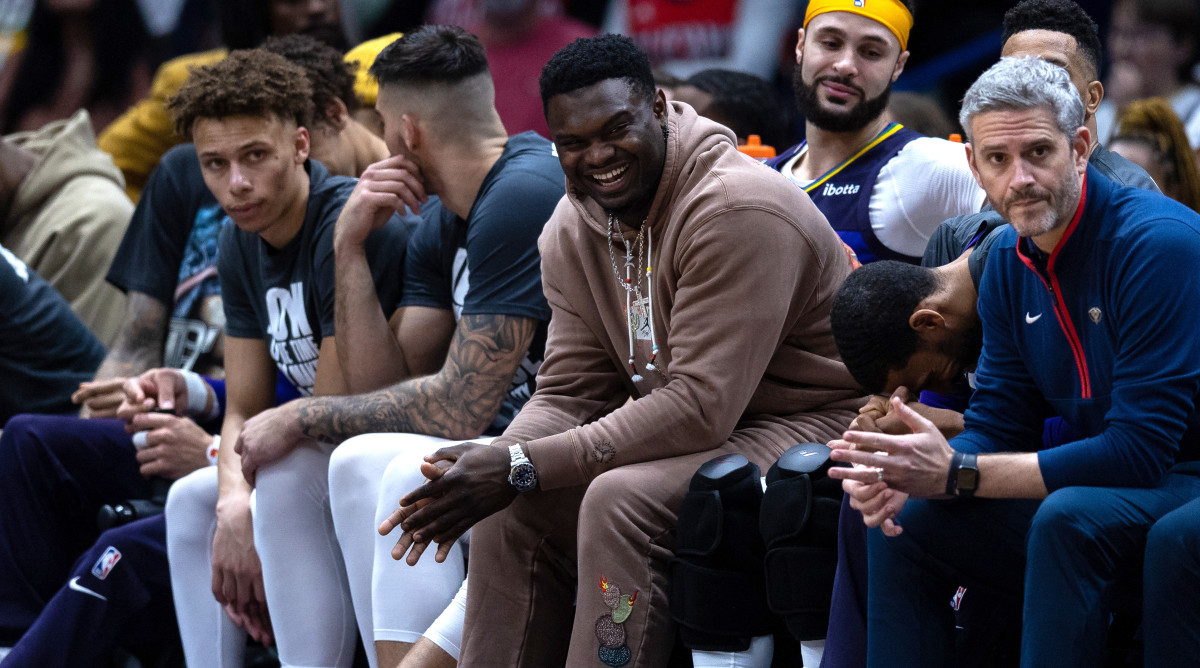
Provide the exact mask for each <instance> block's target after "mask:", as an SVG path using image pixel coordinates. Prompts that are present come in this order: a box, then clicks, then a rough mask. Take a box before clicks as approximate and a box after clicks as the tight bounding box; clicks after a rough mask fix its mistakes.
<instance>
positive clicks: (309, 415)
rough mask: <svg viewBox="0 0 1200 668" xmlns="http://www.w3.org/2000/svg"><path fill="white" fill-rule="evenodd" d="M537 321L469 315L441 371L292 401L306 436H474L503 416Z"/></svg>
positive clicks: (336, 438) (460, 325) (337, 438)
mask: <svg viewBox="0 0 1200 668" xmlns="http://www.w3.org/2000/svg"><path fill="white" fill-rule="evenodd" d="M537 325H538V321H537V320H535V319H533V318H526V317H520V316H509V315H464V316H463V317H462V319H461V320H460V321H459V323H458V328H457V330H455V333H454V339H453V340H452V341H451V343H450V350H449V352H448V353H447V355H446V362H445V364H443V366H442V368H441V370H440V371H438V372H437V373H435V374H433V375H431V376H424V377H420V378H413V379H410V380H407V381H404V382H401V383H399V384H396V385H393V386H391V387H387V388H384V389H382V390H378V391H375V392H371V393H369V394H361V395H358V396H353V397H323V398H315V399H310V400H305V401H299V402H293V404H295V405H297V409H298V410H297V415H296V417H297V418H298V423H299V424H298V426H299V428H300V431H301V432H302V433H303V435H304V436H307V437H309V438H315V439H317V440H320V441H325V442H330V443H339V442H341V441H343V440H345V439H347V438H350V437H352V436H357V435H359V434H367V433H374V432H408V433H417V434H427V435H430V436H439V437H441V438H447V439H468V438H474V437H476V436H478V435H479V434H480V433H482V432H483V430H484V429H486V428H487V426H488V425H489V424H491V422H492V420H493V419H495V417H496V411H497V410H499V408H500V405H501V404H502V403H503V401H504V396H505V394H506V393H507V392H508V388H509V385H510V383H511V382H512V378H513V375H514V374H515V373H516V370H517V365H519V364H520V363H521V360H522V359H523V358H524V357H525V353H526V352H527V351H528V349H529V344H530V342H531V341H533V335H534V332H535V331H536V329H537Z"/></svg>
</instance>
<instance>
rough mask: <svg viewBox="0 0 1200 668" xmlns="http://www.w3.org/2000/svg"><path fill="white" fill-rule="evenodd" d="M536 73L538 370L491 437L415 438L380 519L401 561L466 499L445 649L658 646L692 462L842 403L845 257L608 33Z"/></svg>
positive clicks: (846, 393) (668, 636)
mask: <svg viewBox="0 0 1200 668" xmlns="http://www.w3.org/2000/svg"><path fill="white" fill-rule="evenodd" d="M541 92H542V99H543V103H544V105H545V108H546V118H547V121H548V123H549V126H550V130H551V135H552V137H553V139H554V141H555V143H556V146H557V151H558V154H559V160H560V162H561V164H562V167H563V171H564V172H565V174H566V177H567V186H568V187H567V196H566V197H565V198H564V199H563V200H562V201H560V202H559V205H558V208H557V209H556V210H555V213H554V215H553V217H552V218H551V219H550V221H549V222H548V223H547V224H546V228H545V231H544V232H543V234H542V237H541V239H540V242H539V249H540V251H541V257H542V279H543V289H544V292H545V295H546V299H547V300H548V301H549V303H550V306H551V310H552V313H553V317H552V319H551V322H550V330H549V338H548V341H547V344H546V357H545V362H544V364H543V366H542V368H541V371H540V373H539V375H538V388H537V392H536V393H535V394H534V396H533V398H532V399H531V400H530V401H529V403H528V404H526V406H525V408H524V409H523V410H522V411H521V413H519V414H518V415H517V417H516V418H515V419H514V420H513V422H512V424H511V425H510V426H509V427H508V429H507V430H506V431H505V433H504V435H503V436H500V437H498V438H497V439H495V441H494V442H493V444H492V445H490V446H480V445H473V444H463V445H458V446H454V447H450V448H444V449H442V450H440V451H438V452H437V453H435V454H434V455H433V456H431V457H429V458H427V460H426V463H425V465H424V467H423V470H424V472H425V474H426V476H427V477H428V478H430V479H431V480H430V482H428V483H427V484H425V485H423V486H422V487H421V488H419V489H418V490H417V491H414V492H412V493H410V494H409V495H407V496H406V497H405V498H404V499H402V500H401V508H400V509H399V510H398V511H397V512H396V513H394V514H393V515H392V517H391V518H390V519H389V520H388V522H385V526H384V527H383V528H385V529H386V528H387V527H388V525H389V524H392V525H395V524H399V526H400V527H401V528H402V529H403V535H402V536H401V538H400V545H399V546H398V551H404V550H405V549H407V548H409V547H410V545H411V547H412V552H411V553H410V554H409V556H408V559H409V562H410V563H413V562H415V561H416V560H417V559H419V558H420V556H421V553H422V552H423V551H424V549H425V548H426V547H427V546H428V545H429V544H430V543H432V542H436V543H438V545H439V548H438V555H437V558H439V559H441V558H444V556H445V552H446V551H448V550H449V548H450V547H451V546H452V544H453V541H454V539H455V538H457V537H458V536H459V535H461V534H462V533H463V532H464V531H465V530H466V529H467V528H468V527H471V526H472V525H475V524H476V523H477V522H479V524H478V525H476V526H475V529H474V530H473V533H472V539H471V561H470V583H471V584H470V595H469V596H468V600H467V617H466V629H465V635H464V639H463V647H462V656H461V659H460V661H461V663H462V665H470V666H478V665H489V666H490V665H496V666H501V665H502V666H549V665H563V664H564V662H565V663H566V665H569V666H583V665H588V666H594V665H610V666H623V665H633V666H661V665H665V664H666V662H667V657H668V655H669V653H670V651H671V647H672V646H673V644H674V625H673V623H672V622H671V620H670V618H669V615H668V605H667V586H668V577H667V573H668V564H669V562H670V560H671V558H672V556H673V554H672V552H673V550H672V548H673V544H674V540H675V533H674V528H675V523H676V509H677V508H678V506H679V503H680V501H681V500H682V498H683V496H684V494H685V493H686V491H687V488H688V483H689V480H690V478H691V476H692V474H693V473H695V471H696V469H697V468H698V467H699V466H700V465H701V464H703V463H704V462H706V461H708V460H710V459H712V458H713V457H715V456H717V455H721V454H726V453H739V454H742V455H744V456H746V457H747V458H748V459H749V460H750V461H752V462H754V463H756V464H757V465H758V466H760V467H761V468H763V469H764V470H765V469H766V468H767V467H768V466H769V465H770V464H772V463H773V462H774V461H775V460H776V459H777V458H778V457H779V455H780V454H781V453H783V452H784V451H785V450H786V449H788V448H789V447H790V446H792V445H794V444H795V443H798V442H805V441H820V442H825V441H826V440H828V439H829V438H830V437H832V436H834V435H835V434H837V433H839V432H841V431H842V430H843V429H844V428H845V427H846V425H847V424H848V423H849V422H850V420H851V419H852V418H853V416H854V410H855V409H856V408H857V406H858V405H860V404H861V399H860V398H859V397H858V395H859V392H858V391H857V390H856V389H855V383H854V381H853V380H852V379H851V378H850V376H849V374H848V373H847V372H846V369H845V367H843V365H842V363H841V362H840V361H839V360H838V357H837V352H836V350H835V346H834V343H833V338H832V336H831V334H830V328H829V306H830V302H831V300H832V298H833V294H834V292H835V291H836V289H837V287H838V286H839V285H840V284H841V282H842V280H843V279H844V278H845V277H846V275H847V273H848V272H849V266H848V265H847V263H846V261H845V255H844V253H843V251H842V247H841V244H840V242H839V241H838V238H837V235H836V234H835V233H834V232H833V231H832V229H831V228H830V227H829V225H828V224H827V223H826V221H825V219H824V217H823V216H822V215H821V214H820V212H819V211H817V209H816V207H814V206H813V204H812V203H811V202H810V201H809V199H808V198H807V197H806V196H805V195H804V194H803V193H802V192H801V191H800V190H799V189H797V188H796V187H795V186H793V185H792V184H791V183H789V182H788V181H787V180H786V179H785V178H783V177H781V176H779V175H778V174H777V173H775V172H773V171H771V170H770V169H768V168H766V167H764V166H762V165H760V164H758V163H756V162H754V161H753V160H751V159H750V158H747V157H745V156H742V155H741V154H739V153H738V152H737V147H736V145H735V143H734V137H733V135H732V134H731V133H730V132H729V131H728V130H727V129H725V128H724V127H722V126H719V125H717V124H716V123H713V122H711V121H708V120H706V119H703V118H701V117H699V116H697V115H696V113H695V112H694V111H693V110H692V108H691V107H688V106H686V105H683V104H668V103H667V101H666V99H665V97H664V96H663V94H662V92H661V91H656V90H655V88H654V84H653V79H652V77H651V74H650V67H649V63H648V61H647V60H646V56H645V54H643V53H642V52H640V51H639V50H638V49H637V47H635V46H634V45H633V43H632V42H631V41H630V40H628V39H627V38H625V37H620V36H614V35H606V36H603V37H598V38H595V39H590V40H576V41H575V42H574V43H572V44H571V45H569V46H567V47H566V48H564V49H562V50H561V51H559V52H558V53H557V54H555V56H554V57H553V58H552V59H551V60H550V62H549V63H548V64H547V65H546V68H545V69H544V70H543V73H542V79H541ZM489 516H490V517H489ZM485 517H486V518H487V519H486V520H484V518H485ZM480 520H484V521H482V522H480ZM713 604H714V605H720V604H721V603H720V601H714V602H713ZM572 605H574V607H575V613H576V614H573V613H572ZM598 661H599V662H600V663H599V664H598V663H597V662H598Z"/></svg>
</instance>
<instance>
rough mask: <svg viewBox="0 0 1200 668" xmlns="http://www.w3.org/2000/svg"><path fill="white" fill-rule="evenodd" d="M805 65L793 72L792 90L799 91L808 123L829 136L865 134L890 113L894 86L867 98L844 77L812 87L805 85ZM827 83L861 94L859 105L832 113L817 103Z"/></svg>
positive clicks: (800, 105)
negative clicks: (866, 130)
mask: <svg viewBox="0 0 1200 668" xmlns="http://www.w3.org/2000/svg"><path fill="white" fill-rule="evenodd" d="M803 69H804V68H803V62H798V63H796V67H795V69H794V70H793V71H792V72H793V73H792V88H793V89H794V90H795V91H796V108H797V109H799V110H800V114H801V115H802V116H804V119H805V120H807V121H808V122H810V123H812V124H813V125H815V126H817V127H818V128H821V129H822V130H825V131H827V132H855V131H857V130H861V129H863V128H865V127H867V125H868V124H869V123H870V122H871V121H874V120H875V119H877V118H879V115H880V114H882V113H883V111H884V110H885V109H887V105H888V100H889V99H890V98H891V96H892V84H891V82H888V85H887V88H885V89H884V90H883V92H882V93H880V94H879V95H877V96H875V97H873V98H867V96H866V93H865V92H864V91H863V89H862V88H860V87H858V86H855V85H854V84H852V83H850V81H849V80H848V79H844V78H842V77H822V78H820V79H817V80H816V81H814V82H813V83H812V85H811V86H810V85H808V84H807V83H806V82H805V81H804V75H803V74H802V73H801V70H803ZM823 81H830V82H832V83H836V84H841V85H843V86H847V87H849V88H853V89H854V90H855V91H857V92H858V96H859V100H860V101H859V102H858V103H857V104H855V105H854V106H853V107H850V108H849V109H847V110H844V111H830V110H828V109H825V108H824V107H822V106H821V101H820V100H819V99H817V87H818V86H819V85H820V84H821V82H823Z"/></svg>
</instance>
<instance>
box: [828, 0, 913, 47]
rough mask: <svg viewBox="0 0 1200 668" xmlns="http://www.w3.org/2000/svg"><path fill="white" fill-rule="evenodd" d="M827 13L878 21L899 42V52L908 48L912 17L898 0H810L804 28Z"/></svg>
mask: <svg viewBox="0 0 1200 668" xmlns="http://www.w3.org/2000/svg"><path fill="white" fill-rule="evenodd" d="M827 12H850V13H851V14H858V15H859V16H865V17H867V18H869V19H871V20H872V21H878V22H879V23H882V24H883V27H885V28H887V29H888V30H890V31H891V32H892V34H893V35H895V36H896V39H898V40H900V50H901V51H904V50H905V49H907V48H908V31H910V30H912V25H913V17H912V13H911V12H909V11H908V8H907V7H905V6H904V4H903V3H901V2H900V0H811V1H810V2H809V3H808V10H807V11H805V12H804V27H805V28H808V22H809V21H811V20H813V17H814V16H816V15H818V14H825V13H827Z"/></svg>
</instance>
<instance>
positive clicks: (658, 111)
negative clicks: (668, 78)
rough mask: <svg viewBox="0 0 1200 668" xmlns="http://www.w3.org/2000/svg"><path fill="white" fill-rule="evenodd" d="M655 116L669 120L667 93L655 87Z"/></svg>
mask: <svg viewBox="0 0 1200 668" xmlns="http://www.w3.org/2000/svg"><path fill="white" fill-rule="evenodd" d="M654 117H655V118H657V119H658V120H660V121H665V120H667V94H666V93H665V92H663V89H661V88H656V89H654Z"/></svg>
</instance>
